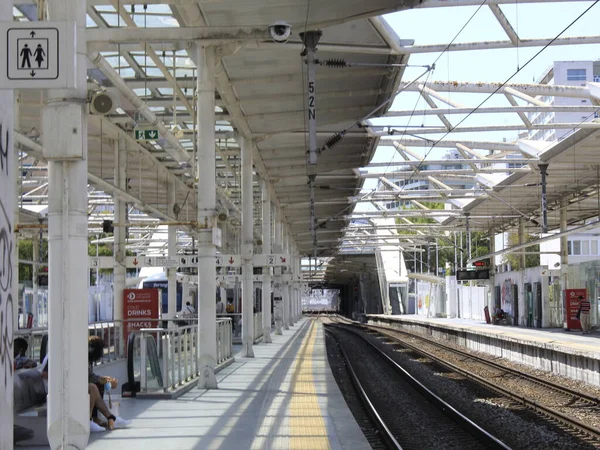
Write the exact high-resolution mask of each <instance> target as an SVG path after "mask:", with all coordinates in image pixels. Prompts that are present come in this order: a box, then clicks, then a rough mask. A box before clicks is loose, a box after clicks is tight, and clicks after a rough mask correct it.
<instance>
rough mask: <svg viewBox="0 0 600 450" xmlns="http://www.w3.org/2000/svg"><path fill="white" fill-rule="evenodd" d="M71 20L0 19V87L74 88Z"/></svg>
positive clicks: (73, 27)
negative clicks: (14, 20)
mask: <svg viewBox="0 0 600 450" xmlns="http://www.w3.org/2000/svg"><path fill="white" fill-rule="evenodd" d="M75 30H76V28H75V23H74V22H45V21H42V22H0V49H2V50H0V89H73V88H75V87H76V80H77V72H76V69H77V67H76V59H75V55H76V53H75V47H76V43H77V39H76V31H75Z"/></svg>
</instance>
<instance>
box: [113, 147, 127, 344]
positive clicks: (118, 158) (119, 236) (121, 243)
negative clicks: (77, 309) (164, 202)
mask: <svg viewBox="0 0 600 450" xmlns="http://www.w3.org/2000/svg"><path fill="white" fill-rule="evenodd" d="M114 152H115V155H114V157H115V174H114V176H115V185H116V186H117V187H118V188H119V189H121V190H123V191H127V151H126V149H125V148H121V142H120V140H117V141H115V144H114ZM114 201H115V216H114V218H115V222H116V223H119V224H121V223H126V222H127V203H126V202H125V201H124V200H121V199H119V198H117V197H115V199H114ZM126 243H127V228H126V227H115V230H114V247H113V248H114V251H113V255H114V259H115V261H114V275H115V278H114V283H113V286H114V289H113V295H114V300H113V318H114V320H122V319H124V317H123V290H124V289H125V278H126V276H127V267H126V266H125V256H126V253H125V246H126ZM124 327H125V324H124V325H123V328H121V334H120V335H119V339H118V340H117V342H118V345H119V347H120V348H119V349H118V350H117V354H120V355H124V354H125V353H124V349H125V345H126V343H125V342H123V340H122V338H123V335H124V334H123V330H124Z"/></svg>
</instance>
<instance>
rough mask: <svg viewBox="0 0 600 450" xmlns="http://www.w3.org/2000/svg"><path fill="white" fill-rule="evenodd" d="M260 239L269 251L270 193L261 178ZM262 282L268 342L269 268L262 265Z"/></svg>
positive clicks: (269, 307)
mask: <svg viewBox="0 0 600 450" xmlns="http://www.w3.org/2000/svg"><path fill="white" fill-rule="evenodd" d="M261 187H262V189H261V190H262V240H263V247H262V251H263V254H265V255H268V254H269V253H271V195H270V193H269V182H268V181H267V180H262V183H261ZM262 270H263V276H262V279H263V282H262V317H263V342H264V343H265V344H268V343H270V342H272V340H271V279H272V277H271V268H270V267H268V266H265V267H263V269H262Z"/></svg>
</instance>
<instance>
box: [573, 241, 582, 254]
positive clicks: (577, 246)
mask: <svg viewBox="0 0 600 450" xmlns="http://www.w3.org/2000/svg"><path fill="white" fill-rule="evenodd" d="M573 255H581V241H573Z"/></svg>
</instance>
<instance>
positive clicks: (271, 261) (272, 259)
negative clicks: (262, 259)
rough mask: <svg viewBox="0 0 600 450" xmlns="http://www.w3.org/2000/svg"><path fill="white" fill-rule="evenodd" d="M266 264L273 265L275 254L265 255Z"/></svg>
mask: <svg viewBox="0 0 600 450" xmlns="http://www.w3.org/2000/svg"><path fill="white" fill-rule="evenodd" d="M267 265H269V266H274V265H275V256H274V255H269V256H267Z"/></svg>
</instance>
